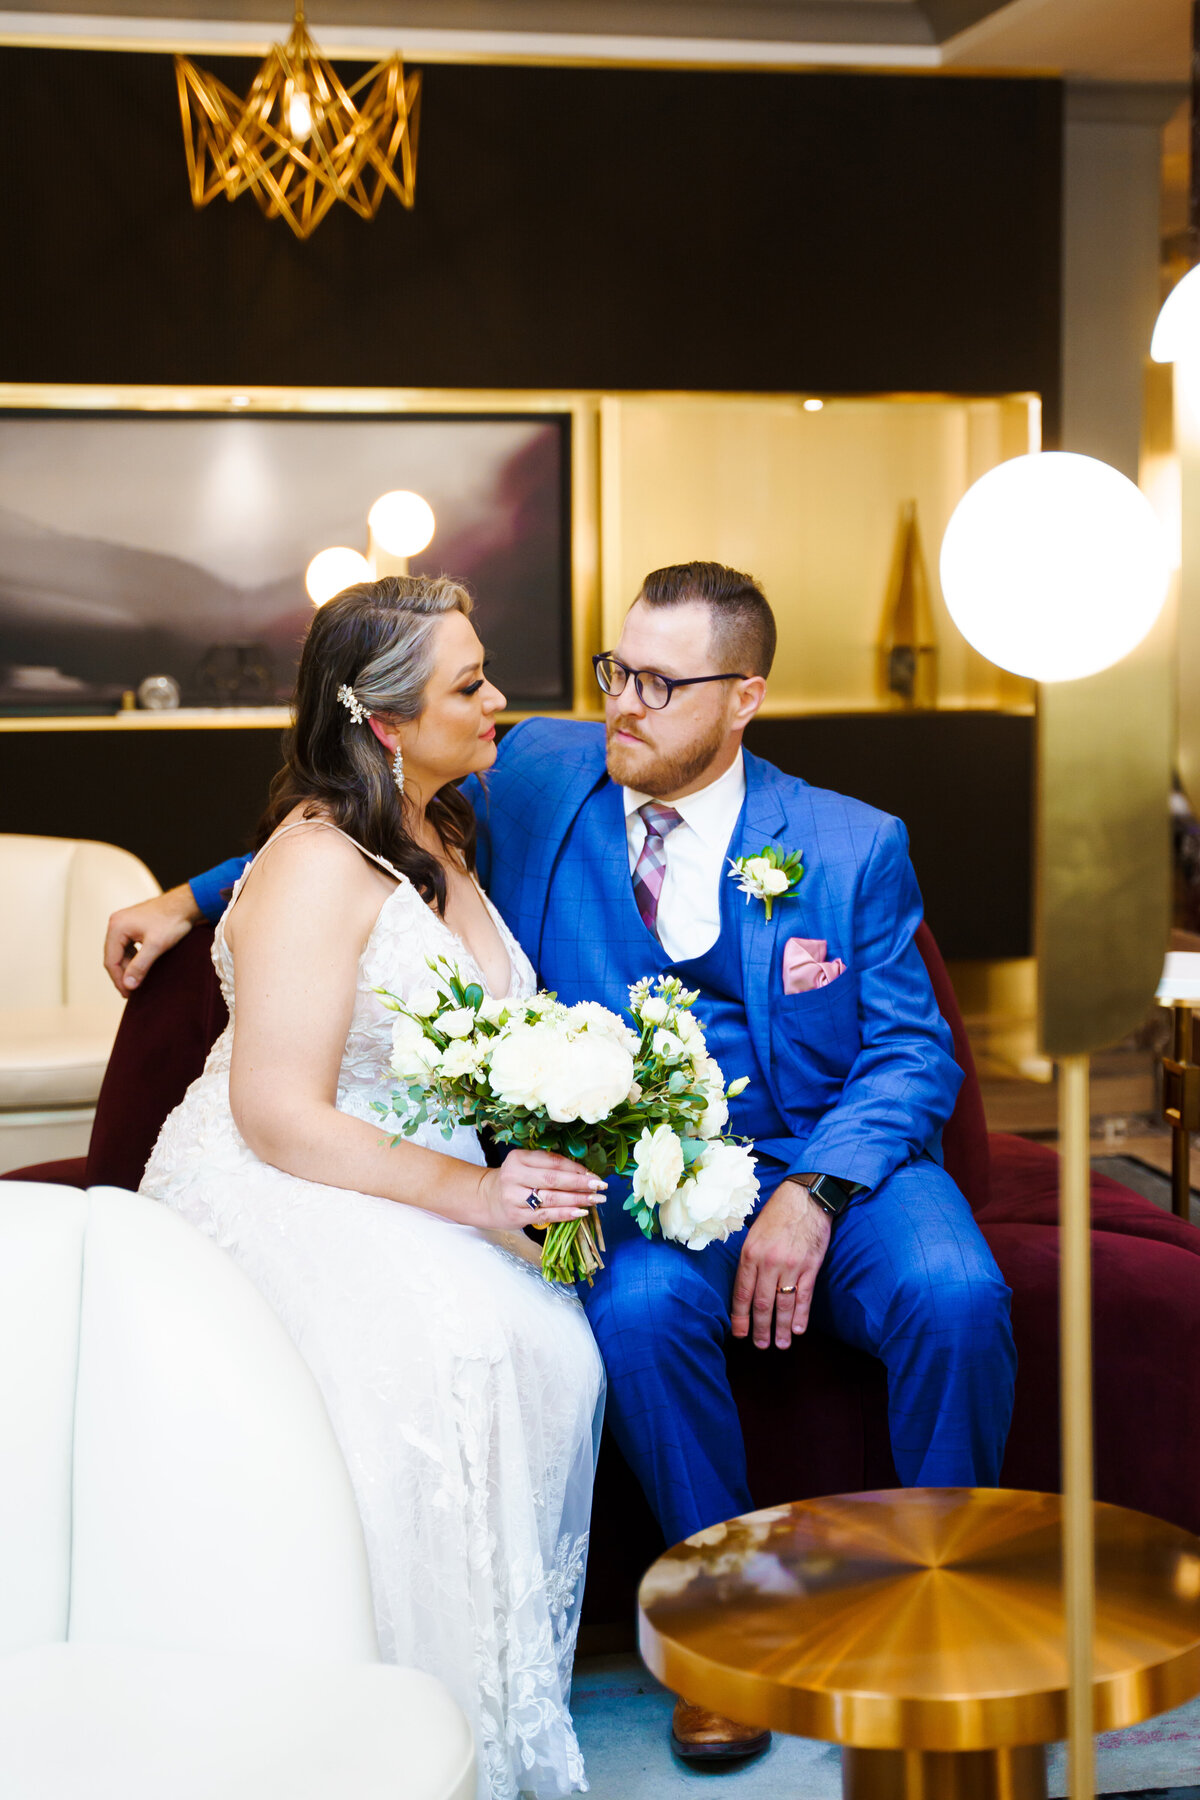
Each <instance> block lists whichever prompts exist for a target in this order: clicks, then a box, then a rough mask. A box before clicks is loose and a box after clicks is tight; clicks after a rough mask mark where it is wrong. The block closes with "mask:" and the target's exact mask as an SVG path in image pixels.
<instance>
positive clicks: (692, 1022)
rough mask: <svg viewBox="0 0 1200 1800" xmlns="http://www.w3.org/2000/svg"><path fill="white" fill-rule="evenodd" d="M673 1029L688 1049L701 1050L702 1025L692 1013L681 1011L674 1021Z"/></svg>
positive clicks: (702, 1038)
mask: <svg viewBox="0 0 1200 1800" xmlns="http://www.w3.org/2000/svg"><path fill="white" fill-rule="evenodd" d="M675 1029H676V1031H677V1032H678V1033H679V1036H680V1037H681V1038H682V1039H683V1041H684V1043H685V1044H686V1045H687V1047H688V1049H689V1050H703V1048H704V1027H703V1025H701V1023H700V1021H699V1019H698V1018H697V1017H696V1016H695V1014H694V1013H690V1012H681V1013H680V1015H679V1017H678V1018H677V1019H676V1021H675Z"/></svg>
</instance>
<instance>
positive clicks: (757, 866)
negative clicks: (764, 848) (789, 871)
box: [744, 856, 788, 898]
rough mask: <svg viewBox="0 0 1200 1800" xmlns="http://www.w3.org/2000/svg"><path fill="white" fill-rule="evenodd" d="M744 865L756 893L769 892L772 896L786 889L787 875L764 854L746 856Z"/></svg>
mask: <svg viewBox="0 0 1200 1800" xmlns="http://www.w3.org/2000/svg"><path fill="white" fill-rule="evenodd" d="M744 867H745V870H746V874H747V876H748V877H749V879H750V880H751V881H752V882H753V883H754V886H755V889H756V890H757V891H758V893H760V894H770V895H771V896H772V898H774V896H775V895H776V894H782V893H784V892H785V891H786V889H787V885H788V878H787V876H786V875H785V874H784V872H783V870H782V869H777V868H776V867H775V864H774V863H773V862H768V860H767V858H766V857H765V856H748V857H747V858H746V861H745V865H744Z"/></svg>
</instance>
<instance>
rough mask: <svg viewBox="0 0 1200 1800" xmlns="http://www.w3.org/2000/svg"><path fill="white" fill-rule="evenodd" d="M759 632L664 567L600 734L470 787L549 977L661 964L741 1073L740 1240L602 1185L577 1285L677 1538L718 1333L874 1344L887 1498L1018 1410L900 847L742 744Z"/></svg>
mask: <svg viewBox="0 0 1200 1800" xmlns="http://www.w3.org/2000/svg"><path fill="white" fill-rule="evenodd" d="M774 648H775V623H774V619H773V617H772V614H771V610H770V607H769V606H768V604H767V601H766V599H765V597H764V595H763V594H762V592H761V590H760V589H759V588H758V587H757V586H756V585H755V583H754V582H753V581H751V580H750V579H749V578H748V577H747V576H744V575H741V574H738V573H737V572H736V571H734V570H732V569H726V568H723V567H722V566H720V565H719V564H715V563H688V564H683V565H680V566H677V567H673V568H668V569H659V570H657V571H655V573H653V574H652V575H649V576H647V578H646V581H645V582H644V583H643V586H642V590H641V592H640V593H639V595H638V597H637V599H636V600H635V602H634V604H633V606H632V607H631V609H630V611H629V613H628V615H627V617H626V619H625V622H624V625H623V627H622V630H621V636H620V638H619V640H618V642H617V644H616V646H615V648H614V649H613V650H612V651H611V652H609V653H608V654H607V655H605V656H602V657H600V658H598V659H597V664H596V670H597V677H598V679H599V682H600V685H601V688H602V689H603V691H604V693H605V696H606V698H605V723H604V726H603V728H601V727H600V726H598V725H596V726H593V725H579V724H574V723H570V722H560V721H552V720H548V719H534V720H530V721H528V722H527V723H525V724H522V725H518V726H517V727H516V728H515V729H514V730H512V731H511V732H510V733H509V734H508V735H507V737H506V738H505V739H504V741H503V743H502V745H501V747H500V754H499V757H498V760H497V762H496V764H495V767H494V768H493V770H492V771H491V773H490V775H489V776H488V778H487V787H486V790H485V789H484V788H483V787H482V786H481V785H480V784H479V783H478V782H476V781H475V780H474V779H472V780H471V782H469V783H468V792H469V793H470V797H471V799H472V802H473V804H474V806H475V809H476V812H477V815H478V818H479V870H480V875H481V878H482V880H483V881H484V883H485V885H486V886H487V888H488V890H489V892H490V894H491V896H492V899H493V900H494V901H495V903H496V905H497V906H498V907H499V909H500V911H501V912H502V913H503V914H504V916H505V918H506V920H507V922H508V924H509V926H510V927H511V928H512V930H513V931H514V932H515V934H516V936H517V937H518V938H519V939H520V941H521V943H522V945H523V946H524V947H525V949H526V951H527V952H528V954H529V956H530V958H531V960H532V961H533V963H534V965H535V967H536V968H537V972H538V977H539V980H540V982H541V983H542V985H543V986H545V987H548V988H552V989H554V990H555V991H556V992H557V993H558V995H559V997H560V998H561V999H562V1000H564V1001H566V1002H568V1003H571V1002H574V1001H576V1000H584V999H587V1000H599V1001H601V1002H602V1003H603V1004H605V1005H607V1006H609V1007H611V1008H612V1009H613V1010H614V1011H618V1012H619V1011H621V1010H622V1009H623V1008H624V1006H625V1004H626V1001H627V989H628V987H629V985H630V983H632V982H633V981H636V980H638V979H640V978H641V977H643V976H647V975H658V974H668V973H669V974H676V975H678V976H679V977H680V979H681V980H682V981H683V983H684V985H685V986H686V987H689V988H696V989H698V990H699V998H698V1000H697V1002H696V1006H695V1011H696V1014H697V1016H698V1018H699V1019H700V1020H701V1021H702V1023H703V1024H704V1026H705V1028H706V1032H707V1037H708V1045H709V1049H710V1051H711V1053H712V1054H713V1056H715V1058H716V1059H717V1061H718V1062H719V1063H720V1065H721V1068H722V1069H723V1070H724V1072H725V1075H726V1079H727V1080H732V1079H733V1078H734V1077H735V1076H739V1075H748V1076H749V1077H750V1083H749V1086H748V1087H747V1089H746V1090H745V1092H744V1093H743V1094H741V1095H740V1096H738V1097H737V1098H736V1099H734V1100H733V1101H731V1102H730V1115H731V1116H730V1123H729V1127H728V1129H729V1130H730V1131H732V1132H734V1133H737V1134H738V1135H744V1136H746V1137H750V1138H753V1139H754V1145H755V1155H756V1156H757V1158H758V1174H759V1181H760V1187H761V1196H760V1201H759V1204H758V1207H757V1209H756V1212H755V1214H754V1216H753V1218H752V1220H751V1221H750V1224H749V1226H748V1228H746V1229H743V1230H742V1231H740V1232H739V1233H737V1234H736V1235H735V1236H734V1237H732V1238H730V1239H729V1240H728V1241H727V1242H725V1243H723V1244H711V1245H710V1246H709V1247H708V1248H707V1249H706V1250H703V1251H699V1252H696V1251H690V1250H686V1249H683V1248H681V1247H680V1246H678V1245H675V1244H672V1243H667V1242H664V1241H663V1240H661V1239H657V1240H655V1241H653V1242H648V1241H647V1240H646V1239H645V1238H643V1237H642V1236H641V1234H640V1232H639V1231H638V1230H637V1228H636V1226H635V1225H634V1224H633V1222H632V1220H631V1219H630V1217H629V1215H628V1214H625V1213H623V1212H622V1210H621V1205H620V1202H621V1199H622V1198H623V1194H624V1191H625V1190H624V1189H623V1188H622V1187H619V1186H618V1184H616V1183H615V1182H610V1187H609V1192H610V1204H609V1205H608V1206H607V1208H606V1209H605V1234H606V1237H607V1239H608V1250H607V1255H606V1267H605V1269H604V1271H603V1273H602V1274H601V1275H600V1276H599V1277H598V1278H597V1281H596V1284H595V1287H594V1288H592V1289H591V1290H589V1291H588V1292H586V1293H584V1294H583V1296H582V1298H583V1301H584V1305H585V1306H586V1308H587V1311H588V1317H589V1319H590V1321H591V1324H592V1327H593V1330H594V1332H595V1334H596V1338H597V1341H598V1343H599V1345H600V1349H601V1351H602V1353H603V1356H604V1360H605V1364H606V1366H607V1370H608V1383H609V1386H608V1411H607V1417H608V1421H609V1423H610V1425H611V1426H612V1429H613V1432H614V1434H615V1436H616V1439H617V1442H618V1444H619V1445H620V1447H621V1449H622V1451H623V1453H624V1455H625V1457H626V1459H627V1460H628V1462H629V1463H630V1465H631V1466H632V1468H633V1469H634V1471H635V1473H636V1474H637V1476H638V1478H639V1479H640V1481H641V1483H642V1486H643V1487H644V1489H645V1491H646V1494H647V1496H648V1498H649V1500H650V1502H651V1505H652V1506H653V1508H654V1511H655V1513H656V1515H657V1517H658V1519H659V1522H660V1523H661V1525H662V1528H663V1532H664V1534H665V1536H666V1539H667V1542H668V1543H674V1542H676V1541H678V1540H679V1539H680V1538H683V1537H686V1536H689V1535H690V1534H691V1533H693V1532H695V1531H699V1530H702V1529H703V1528H704V1527H706V1526H708V1525H712V1524H714V1523H716V1522H717V1521H719V1520H722V1519H728V1518H731V1517H733V1516H734V1515H736V1514H738V1513H743V1512H748V1511H750V1510H751V1509H752V1507H753V1504H754V1503H753V1500H752V1498H751V1494H750V1490H749V1487H748V1485H747V1477H746V1459H745V1449H744V1446H743V1442H742V1434H741V1428H740V1424H739V1421H738V1414H737V1409H736V1407H735V1405H734V1402H733V1398H732V1395H731V1392H730V1388H729V1381H728V1377H727V1375H726V1369H725V1355H724V1343H725V1338H726V1335H727V1333H728V1332H729V1331H730V1330H732V1333H733V1335H734V1336H735V1337H746V1336H751V1337H752V1338H753V1341H754V1343H755V1344H756V1345H758V1346H759V1347H760V1348H766V1347H767V1346H768V1345H769V1344H771V1343H772V1342H773V1343H775V1344H776V1345H778V1346H780V1347H781V1348H782V1347H786V1346H787V1345H788V1344H789V1343H790V1342H791V1339H792V1337H793V1335H794V1334H796V1333H799V1332H803V1331H804V1330H805V1328H806V1326H807V1325H808V1323H809V1320H810V1318H811V1319H812V1320H813V1322H814V1323H816V1324H817V1325H819V1326H820V1327H821V1329H822V1330H824V1331H827V1332H830V1333H831V1334H832V1335H833V1336H835V1337H838V1338H840V1339H842V1340H843V1342H846V1343H849V1344H853V1345H855V1346H856V1347H858V1348H860V1349H862V1350H866V1351H867V1352H869V1353H870V1354H871V1355H873V1356H877V1357H879V1358H880V1359H881V1360H882V1361H883V1363H884V1364H885V1366H886V1368H887V1375H888V1416H889V1426H890V1432H891V1442H892V1453H893V1456H894V1459H895V1463H896V1468H897V1471H898V1473H899V1475H900V1479H901V1481H903V1482H904V1483H905V1485H907V1486H965V1487H973V1486H982V1487H989V1486H994V1485H995V1484H996V1482H997V1480H998V1477H999V1472H1000V1463H1001V1458H1002V1455H1003V1451H1004V1444H1005V1440H1006V1437H1007V1434H1008V1425H1009V1418H1010V1414H1011V1409H1012V1393H1013V1377H1014V1369H1015V1360H1016V1359H1015V1351H1014V1348H1013V1341H1012V1333H1011V1329H1010V1326H1009V1293H1008V1289H1007V1288H1006V1287H1005V1284H1004V1281H1003V1278H1002V1277H1001V1275H1000V1272H999V1270H998V1269H997V1267H996V1265H995V1263H994V1261H993V1260H992V1257H991V1253H990V1252H989V1250H988V1248H987V1246H986V1244H985V1243H984V1241H983V1239H982V1237H981V1235H980V1233H979V1231H978V1228H977V1227H976V1225H975V1222H974V1220H973V1218H972V1216H971V1213H970V1209H969V1208H968V1206H967V1203H966V1201H965V1199H964V1198H963V1196H962V1195H961V1194H960V1193H959V1191H958V1189H957V1188H956V1187H955V1185H954V1183H953V1182H952V1181H951V1179H950V1177H949V1176H948V1175H947V1174H946V1173H945V1171H944V1169H943V1168H942V1167H941V1151H940V1137H941V1130H942V1126H943V1125H944V1123H945V1121H946V1119H947V1118H948V1117H949V1115H950V1112H951V1110H952V1108H953V1104H954V1099H955V1096H956V1094H957V1091H958V1087H959V1083H960V1080H961V1076H960V1072H959V1070H958V1068H957V1066H956V1065H955V1063H954V1059H953V1055H952V1050H951V1040H950V1033H949V1031H948V1029H947V1027H946V1025H945V1023H944V1021H943V1020H942V1018H941V1016H940V1014H939V1012H938V1009H937V1005H936V1002H935V1000H934V996H933V992H932V989H931V987H930V984H929V979H928V977H927V975H926V972H925V968H924V964H923V963H922V961H921V957H920V954H919V952H918V950H917V948H916V946H915V944H914V942H913V934H914V932H915V930H916V928H917V925H918V924H919V922H920V918H921V900H920V895H919V893H918V891H917V885H916V880H915V877H914V875H913V872H912V868H911V865H910V863H909V860H908V854H907V840H906V835H905V832H904V829H903V827H902V826H901V825H900V824H899V823H898V821H896V820H895V819H891V818H888V817H887V816H886V815H884V814H882V813H878V812H875V811H873V810H872V809H871V808H869V807H867V806H863V805H861V804H860V803H859V802H857V801H854V800H849V799H846V798H844V797H843V796H841V795H839V794H834V793H830V792H826V791H823V790H821V789H816V788H810V787H809V786H807V784H806V783H805V782H803V781H800V780H798V779H796V778H795V777H792V776H787V775H784V774H782V773H781V772H780V771H779V770H778V769H775V768H773V767H772V766H771V765H770V764H769V763H764V762H761V761H760V760H759V759H758V758H757V757H754V756H751V755H749V754H748V753H745V752H743V749H742V734H743V732H744V730H745V728H746V726H747V725H748V724H749V722H750V720H751V719H752V718H753V717H754V715H755V713H756V712H757V711H758V709H759V707H760V706H761V704H762V700H763V696H764V694H765V691H766V677H767V675H768V673H769V672H770V667H771V660H772V656H773V654H774ZM771 846H774V847H776V848H777V849H779V850H780V851H782V852H784V853H785V854H786V853H788V852H798V853H799V854H800V859H801V861H802V863H803V866H804V873H803V876H802V877H801V878H800V880H799V882H798V883H797V884H796V885H795V887H794V889H793V890H792V891H791V892H789V894H788V895H787V897H786V898H782V899H778V898H777V899H776V900H775V901H774V904H773V908H772V917H771V919H770V920H769V921H768V919H767V917H766V908H765V905H764V904H763V902H762V901H761V900H759V899H754V898H752V899H750V900H749V902H747V901H746V899H745V898H744V896H743V894H742V893H741V892H740V891H739V890H738V887H737V886H736V885H735V882H734V881H733V880H731V879H729V873H730V870H729V864H730V859H734V858H739V857H750V856H756V855H758V854H759V853H760V852H761V851H762V850H763V849H764V848H766V847H771ZM240 867H241V864H240V863H238V864H237V865H232V866H231V865H223V866H222V868H221V869H220V870H215V871H212V872H211V873H210V874H209V875H208V876H204V877H198V878H197V880H196V881H195V882H194V883H193V884H192V887H193V889H194V893H195V901H194V902H193V899H192V895H191V894H190V893H189V892H188V890H187V889H183V890H174V893H173V895H167V896H164V897H163V899H162V900H160V901H157V902H151V903H149V904H150V907H152V908H159V909H162V910H161V911H160V915H159V917H160V919H161V921H162V923H161V924H157V923H156V924H155V926H154V928H153V929H150V928H149V926H148V924H147V918H146V911H147V909H145V908H138V909H136V912H137V919H136V921H135V922H134V923H133V924H132V925H131V922H130V921H129V919H128V916H127V915H116V916H115V917H114V921H113V926H112V928H111V929H110V941H111V942H112V943H114V944H118V945H119V944H126V945H127V943H128V941H129V939H130V938H131V937H132V936H135V935H136V936H138V937H140V938H141V940H142V944H143V949H142V951H141V952H140V953H139V956H138V958H137V961H136V965H135V967H136V972H137V973H139V974H140V973H142V972H144V968H145V967H146V966H148V961H151V960H153V957H154V955H155V954H157V953H158V952H159V951H160V950H161V949H163V948H165V947H166V945H167V942H171V941H174V938H175V937H176V936H179V935H182V932H183V930H185V929H186V928H187V924H186V920H187V919H191V918H196V917H198V916H200V912H201V910H202V911H203V912H204V913H206V914H207V915H208V916H209V917H216V916H219V913H220V910H221V904H222V903H221V901H220V900H219V898H218V891H219V889H221V888H224V887H227V886H228V885H229V882H230V880H231V879H232V874H234V873H236V872H237V869H239V868H240ZM180 895H184V896H186V898H185V899H184V900H182V901H180V900H179V899H178V896H180ZM173 899H174V900H175V908H176V914H175V916H173V917H172V918H171V919H168V918H167V916H166V909H167V907H168V903H169V902H171V901H172V900H173ZM197 903H198V904H197ZM119 962H120V950H119V949H118V950H117V952H116V956H115V960H114V959H113V957H110V968H113V969H114V972H115V970H116V969H117V968H118V967H119ZM114 978H118V979H119V977H118V976H117V975H116V974H115V973H114ZM613 1202H615V1204H614V1203H613ZM673 1737H674V1742H675V1746H676V1749H677V1750H678V1751H679V1752H680V1753H681V1754H683V1755H685V1756H688V1755H691V1756H695V1757H704V1758H706V1759H707V1758H712V1757H724V1758H729V1759H731V1760H732V1759H736V1758H738V1757H744V1756H746V1755H750V1754H754V1753H755V1752H756V1751H757V1750H758V1749H760V1748H761V1747H763V1746H764V1745H765V1743H766V1742H767V1741H768V1739H767V1736H766V1734H764V1733H759V1732H754V1731H751V1730H749V1729H748V1728H746V1727H743V1726H740V1725H737V1724H735V1723H733V1722H732V1721H729V1720H724V1719H721V1718H719V1717H718V1716H717V1715H714V1714H711V1713H706V1712H704V1711H702V1709H700V1708H698V1707H692V1706H688V1705H687V1704H686V1702H684V1701H681V1702H680V1703H679V1705H678V1706H677V1708H676V1713H675V1720H674V1726H673Z"/></svg>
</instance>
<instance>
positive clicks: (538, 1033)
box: [488, 1023, 567, 1108]
mask: <svg viewBox="0 0 1200 1800" xmlns="http://www.w3.org/2000/svg"><path fill="white" fill-rule="evenodd" d="M566 1044H567V1040H566V1038H565V1037H564V1036H563V1034H562V1032H561V1031H559V1030H557V1029H556V1027H555V1026H554V1025H525V1024H522V1023H516V1024H513V1025H510V1026H509V1028H508V1031H507V1033H506V1034H505V1036H504V1037H502V1038H498V1039H497V1040H496V1042H495V1044H494V1046H493V1049H492V1062H491V1067H490V1068H489V1070H488V1085H489V1087H490V1088H491V1090H492V1092H493V1094H495V1096H496V1098H497V1099H498V1100H503V1101H504V1103H505V1105H506V1106H528V1107H530V1108H536V1107H539V1106H541V1105H542V1104H543V1101H542V1094H543V1091H544V1089H545V1086H546V1083H547V1082H548V1081H549V1079H550V1076H551V1074H552V1072H553V1070H554V1068H555V1066H556V1065H557V1064H558V1063H559V1062H561V1060H562V1057H563V1055H564V1053H565V1050H566Z"/></svg>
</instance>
